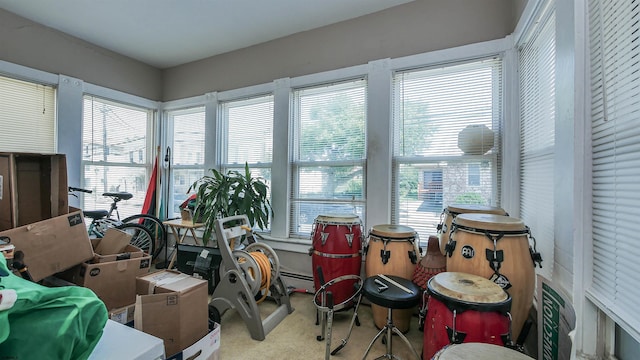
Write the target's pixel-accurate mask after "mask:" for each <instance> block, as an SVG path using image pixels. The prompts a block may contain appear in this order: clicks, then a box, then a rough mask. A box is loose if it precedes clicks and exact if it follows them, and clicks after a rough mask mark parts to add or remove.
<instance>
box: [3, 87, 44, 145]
mask: <svg viewBox="0 0 640 360" xmlns="http://www.w3.org/2000/svg"><path fill="white" fill-rule="evenodd" d="M55 95H56V92H55V89H54V88H53V87H51V86H48V85H41V84H36V83H32V82H26V81H21V80H16V79H11V78H7V77H2V76H0V124H4V125H3V126H2V131H0V151H5V152H43V153H55V152H56V151H57V147H56V136H57V135H56V107H55Z"/></svg>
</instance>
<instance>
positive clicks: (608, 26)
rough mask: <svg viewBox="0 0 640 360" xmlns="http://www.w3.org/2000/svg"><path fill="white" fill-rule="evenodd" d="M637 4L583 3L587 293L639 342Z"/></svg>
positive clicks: (639, 69) (639, 61)
mask: <svg viewBox="0 0 640 360" xmlns="http://www.w3.org/2000/svg"><path fill="white" fill-rule="evenodd" d="M639 30H640V8H639V7H638V4H637V2H635V1H622V0H591V1H589V42H590V44H589V45H590V63H591V82H590V83H591V125H592V127H591V141H592V158H593V160H592V171H593V173H592V196H593V205H592V217H593V219H592V232H593V268H592V269H593V270H592V279H591V283H590V284H588V285H587V294H588V296H589V298H590V299H591V300H592V301H594V302H595V303H596V304H597V305H598V307H599V308H600V309H601V310H602V311H604V312H605V313H606V314H607V315H608V316H610V317H611V318H612V319H613V320H614V321H615V322H616V323H617V324H618V325H620V326H621V327H622V328H623V329H624V330H625V331H626V332H628V333H629V334H630V335H631V336H633V337H634V338H635V340H636V341H640V314H639V313H638V312H637V311H636V308H637V304H638V299H639V298H640V287H639V286H638V273H639V272H640V262H639V261H638V259H640V232H638V228H637V225H638V219H639V215H638V214H640V126H638V125H639V124H640V120H639V117H640V58H639V57H638V43H640V31H639Z"/></svg>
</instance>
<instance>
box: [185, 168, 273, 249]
mask: <svg viewBox="0 0 640 360" xmlns="http://www.w3.org/2000/svg"><path fill="white" fill-rule="evenodd" d="M210 172H211V175H205V176H203V177H202V178H200V179H198V180H196V181H195V182H194V183H193V184H192V185H191V186H190V187H189V192H191V190H195V191H196V203H195V208H194V211H193V217H194V219H198V221H199V222H202V223H203V224H204V225H205V226H204V233H203V236H202V242H203V244H204V245H205V246H207V243H208V241H209V240H210V239H211V235H212V234H214V233H215V221H216V219H221V218H225V217H228V216H233V215H246V216H247V218H248V220H249V224H250V225H251V227H254V226H257V227H259V228H260V229H265V228H267V225H268V223H269V218H270V217H272V216H273V210H272V208H271V202H270V201H269V198H268V194H267V189H268V186H267V185H266V184H265V182H264V179H263V178H260V177H253V176H251V171H250V170H249V165H248V164H247V163H245V166H244V174H242V173H241V172H239V171H234V170H230V171H228V172H227V173H226V174H223V173H221V172H220V171H218V170H216V169H210Z"/></svg>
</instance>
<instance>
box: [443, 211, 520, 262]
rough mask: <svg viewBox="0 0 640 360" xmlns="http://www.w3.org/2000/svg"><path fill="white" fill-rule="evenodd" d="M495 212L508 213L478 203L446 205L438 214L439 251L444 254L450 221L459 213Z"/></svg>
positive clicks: (497, 213)
mask: <svg viewBox="0 0 640 360" xmlns="http://www.w3.org/2000/svg"><path fill="white" fill-rule="evenodd" d="M473 213H481V214H496V215H508V214H507V212H506V211H504V209H503V208H500V207H496V206H488V205H478V204H452V205H449V206H447V207H446V208H445V209H444V210H442V213H441V214H440V224H438V228H437V229H438V237H439V238H440V251H441V252H442V254H445V253H446V252H445V247H446V245H447V243H448V242H449V233H450V232H451V222H452V221H453V219H455V218H456V216H458V215H460V214H473Z"/></svg>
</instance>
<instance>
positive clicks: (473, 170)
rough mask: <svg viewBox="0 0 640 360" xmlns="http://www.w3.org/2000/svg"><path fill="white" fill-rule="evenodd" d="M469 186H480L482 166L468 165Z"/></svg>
mask: <svg viewBox="0 0 640 360" xmlns="http://www.w3.org/2000/svg"><path fill="white" fill-rule="evenodd" d="M467 185H469V186H480V164H469V165H467Z"/></svg>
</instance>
